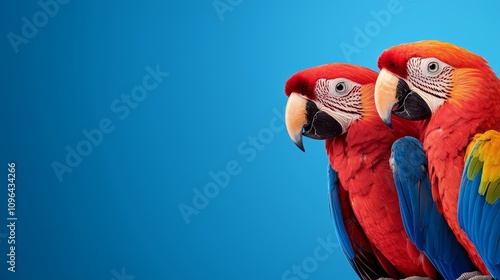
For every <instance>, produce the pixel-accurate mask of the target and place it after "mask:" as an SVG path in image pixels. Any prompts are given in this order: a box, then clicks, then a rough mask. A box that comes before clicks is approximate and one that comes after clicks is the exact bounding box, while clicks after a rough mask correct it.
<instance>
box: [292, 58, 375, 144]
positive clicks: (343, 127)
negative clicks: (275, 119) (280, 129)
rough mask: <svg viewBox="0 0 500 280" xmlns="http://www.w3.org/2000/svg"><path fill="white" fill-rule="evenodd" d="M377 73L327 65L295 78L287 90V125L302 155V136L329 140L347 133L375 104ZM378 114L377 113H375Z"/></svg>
mask: <svg viewBox="0 0 500 280" xmlns="http://www.w3.org/2000/svg"><path fill="white" fill-rule="evenodd" d="M376 79H377V72H375V71H373V70H371V69H368V68H364V67H360V66H354V65H349V64H342V63H335V64H326V65H321V66H317V67H313V68H309V69H305V70H302V71H300V72H298V73H296V74H294V75H293V76H292V77H290V79H288V81H287V82H286V86H285V94H286V95H287V96H288V102H287V104H286V109H285V124H286V128H287V131H288V134H289V135H290V138H291V139H292V141H293V142H294V143H295V144H296V145H297V147H299V148H300V149H301V150H302V151H305V150H304V145H303V143H302V136H303V135H304V136H306V137H310V138H313V139H329V138H332V137H336V136H339V135H342V134H344V133H346V132H347V130H348V128H349V126H350V125H351V124H352V123H353V122H354V121H356V120H359V119H361V118H362V117H363V114H364V113H365V112H364V110H363V108H364V104H366V103H367V102H371V103H373V97H372V95H373V86H374V83H375V81H376ZM375 114H376V113H375Z"/></svg>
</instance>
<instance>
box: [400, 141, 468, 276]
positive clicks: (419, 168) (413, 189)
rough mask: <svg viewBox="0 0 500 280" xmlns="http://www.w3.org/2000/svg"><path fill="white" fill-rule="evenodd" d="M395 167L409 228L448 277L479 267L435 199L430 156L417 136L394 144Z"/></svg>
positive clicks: (419, 243) (414, 239)
mask: <svg viewBox="0 0 500 280" xmlns="http://www.w3.org/2000/svg"><path fill="white" fill-rule="evenodd" d="M391 167H392V170H393V174H394V181H395V183H396V189H397V191H398V196H399V205H400V207H401V215H402V217H403V223H404V226H405V230H406V232H407V234H408V236H409V237H410V239H411V240H412V242H413V243H414V244H415V245H416V246H417V248H418V249H419V250H421V251H423V252H424V253H425V254H426V256H427V257H428V258H429V260H430V261H431V262H432V263H433V264H434V266H435V267H436V268H437V269H438V270H439V272H440V273H441V274H442V275H443V277H444V278H445V279H450V280H454V279H457V278H458V277H459V276H460V275H462V274H463V273H465V272H470V271H474V270H476V267H475V266H474V264H473V263H472V261H471V260H470V259H469V256H468V254H467V252H466V251H465V249H464V248H463V247H462V246H461V245H460V243H458V241H457V239H456V237H455V235H454V234H453V232H452V231H451V229H450V228H449V226H448V224H447V223H446V220H445V219H444V217H443V216H442V215H441V213H439V211H438V209H437V207H436V204H435V203H434V201H433V200H432V193H431V186H430V181H429V174H428V170H427V158H426V156H425V152H424V150H423V146H422V143H421V142H420V141H419V140H417V139H415V138H413V137H404V138H401V139H398V140H397V141H396V142H394V144H393V145H392V153H391Z"/></svg>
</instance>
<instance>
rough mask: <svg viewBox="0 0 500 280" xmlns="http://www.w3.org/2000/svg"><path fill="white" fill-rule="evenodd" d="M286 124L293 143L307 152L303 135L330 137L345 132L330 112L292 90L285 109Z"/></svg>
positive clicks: (315, 137) (319, 137) (321, 137)
mask: <svg viewBox="0 0 500 280" xmlns="http://www.w3.org/2000/svg"><path fill="white" fill-rule="evenodd" d="M285 124H286V129H287V131H288V135H290V138H291V139H292V141H293V143H295V145H297V147H299V149H301V150H302V151H303V152H305V149H304V144H303V143H302V136H303V135H304V136H307V137H309V138H313V139H319V140H322V139H328V138H331V137H334V136H338V135H340V134H342V133H343V129H342V126H341V125H340V123H339V122H338V121H337V120H335V118H333V117H332V116H330V115H329V114H328V113H326V112H324V111H321V110H319V109H318V106H316V104H315V103H314V102H312V101H311V100H308V99H307V98H305V97H302V96H301V95H300V94H298V93H295V92H292V94H290V96H289V97H288V102H287V104H286V109H285Z"/></svg>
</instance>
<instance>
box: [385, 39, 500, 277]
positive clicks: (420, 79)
mask: <svg viewBox="0 0 500 280" xmlns="http://www.w3.org/2000/svg"><path fill="white" fill-rule="evenodd" d="M378 66H379V68H380V69H381V72H380V74H379V77H378V79H377V83H376V88H375V103H376V107H377V111H378V113H379V115H380V117H381V118H382V120H383V121H384V122H385V123H386V124H387V125H389V126H390V125H391V114H394V115H396V116H399V117H403V118H406V119H411V120H422V119H429V123H428V126H427V129H426V130H425V133H424V134H423V135H422V136H423V146H424V150H425V152H426V155H427V158H428V162H429V173H430V178H431V182H432V184H431V186H432V196H433V199H434V200H435V202H436V204H437V206H438V209H439V211H440V212H441V213H443V215H444V217H445V218H446V220H447V222H448V224H449V225H450V227H451V229H452V230H453V232H454V234H455V236H456V237H457V239H458V241H459V242H460V243H461V244H462V245H463V246H464V248H465V249H466V250H467V252H468V253H469V256H470V257H471V259H472V261H473V262H474V264H475V265H476V266H477V267H478V268H479V269H480V270H481V272H482V273H483V274H488V269H486V266H485V264H484V263H483V260H482V259H481V257H483V258H484V260H487V263H486V264H487V265H488V268H489V270H490V272H492V273H493V270H492V266H491V265H493V266H498V263H499V260H500V258H499V257H498V254H499V253H500V252H498V251H495V254H493V253H491V252H492V250H491V247H489V249H488V250H489V251H488V252H489V255H484V253H482V252H481V250H480V251H479V253H481V254H478V251H476V247H475V245H474V244H473V243H472V242H471V241H470V240H469V238H468V236H467V234H466V233H465V232H464V231H463V230H462V229H461V227H460V225H459V222H458V216H457V212H458V196H459V191H460V186H461V181H462V180H461V179H462V172H463V170H464V156H465V150H466V148H467V145H468V143H469V141H470V139H471V138H472V137H473V136H474V135H475V134H476V133H483V132H486V131H487V130H490V129H495V130H498V129H500V118H499V117H498V113H499V112H500V92H499V89H500V82H499V80H498V78H497V77H496V75H495V73H494V72H493V71H492V70H491V68H490V67H489V66H488V63H487V62H486V60H484V59H483V58H482V57H480V56H478V55H476V54H474V53H471V52H469V51H467V50H465V49H463V48H460V47H458V46H455V45H452V44H449V43H444V42H438V41H420V42H415V43H408V44H402V45H399V46H395V47H392V48H390V49H388V50H385V51H384V52H383V53H382V54H381V56H380V57H379V60H378ZM497 153H498V151H497ZM497 175H498V174H497ZM470 178H473V177H470ZM492 182H494V181H492ZM477 183H478V182H477V181H476V182H475V184H477ZM470 189H472V188H470ZM470 189H469V190H470ZM476 189H477V186H476ZM494 194H495V195H496V194H497V192H494ZM469 195H470V197H468V198H467V199H465V198H464V199H461V203H464V202H465V203H473V202H474V201H477V200H478V199H481V197H482V196H484V194H481V193H478V192H475V193H473V192H469ZM483 199H484V198H483ZM478 205H479V204H476V207H477V206H478ZM464 207H466V208H467V209H470V210H474V211H473V212H470V213H468V214H469V215H473V216H474V217H475V218H477V219H480V218H479V216H478V215H479V212H478V209H477V208H474V207H472V205H464ZM492 209H493V208H492ZM494 209H498V207H497V208H494ZM488 213H489V214H490V215H492V216H490V217H488V218H485V217H483V218H485V219H481V221H482V222H479V221H475V224H474V225H475V226H477V225H481V226H482V227H477V228H473V227H471V224H469V226H468V227H467V226H466V227H465V229H466V230H467V231H468V233H469V236H470V234H471V233H472V234H474V232H475V233H477V232H478V231H480V232H481V234H483V235H484V236H488V235H489V237H488V238H487V239H485V238H483V239H481V240H479V239H476V240H475V241H474V242H476V245H477V248H481V247H485V246H486V247H487V246H495V244H496V243H491V242H493V241H494V242H497V243H498V239H499V235H498V233H499V232H498V228H499V227H500V223H499V222H498V220H496V217H498V215H497V213H498V212H488ZM483 214H484V213H483ZM469 218H470V217H469ZM469 222H470V221H469ZM478 223H479V224H478ZM487 223H489V224H488V226H486V224H487ZM492 223H496V224H492ZM492 228H494V229H492ZM495 238H496V239H495ZM488 262H493V263H492V264H491V263H490V264H489V263H488ZM496 277H498V276H496Z"/></svg>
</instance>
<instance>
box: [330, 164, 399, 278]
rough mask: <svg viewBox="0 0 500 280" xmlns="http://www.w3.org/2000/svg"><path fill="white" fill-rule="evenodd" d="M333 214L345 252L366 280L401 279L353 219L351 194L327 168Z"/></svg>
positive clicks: (336, 231)
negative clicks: (380, 279) (379, 279)
mask: <svg viewBox="0 0 500 280" xmlns="http://www.w3.org/2000/svg"><path fill="white" fill-rule="evenodd" d="M328 183H329V191H330V196H329V198H330V212H331V215H332V218H333V222H334V226H335V233H336V235H337V239H338V240H339V242H340V246H341V247H342V251H343V252H344V254H345V256H346V257H347V259H348V261H349V263H350V264H351V266H352V268H353V269H354V271H356V273H357V274H358V276H359V277H360V278H361V279H363V280H370V279H378V278H381V277H392V278H397V279H399V278H402V275H401V274H400V273H399V272H398V271H397V270H396V269H395V268H394V266H393V265H392V264H391V263H390V262H389V261H388V260H387V259H385V257H384V256H383V255H382V254H381V253H380V252H379V251H378V250H377V249H376V248H375V247H374V246H373V245H372V244H371V243H370V242H369V241H368V239H367V237H366V235H365V233H364V231H363V229H362V227H361V225H360V224H359V222H358V220H357V219H356V217H355V216H354V212H353V211H352V208H351V204H350V202H349V194H348V192H347V191H346V190H345V189H344V188H343V187H342V186H340V183H339V180H338V176H337V172H336V171H335V170H333V169H332V167H331V166H330V165H328Z"/></svg>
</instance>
